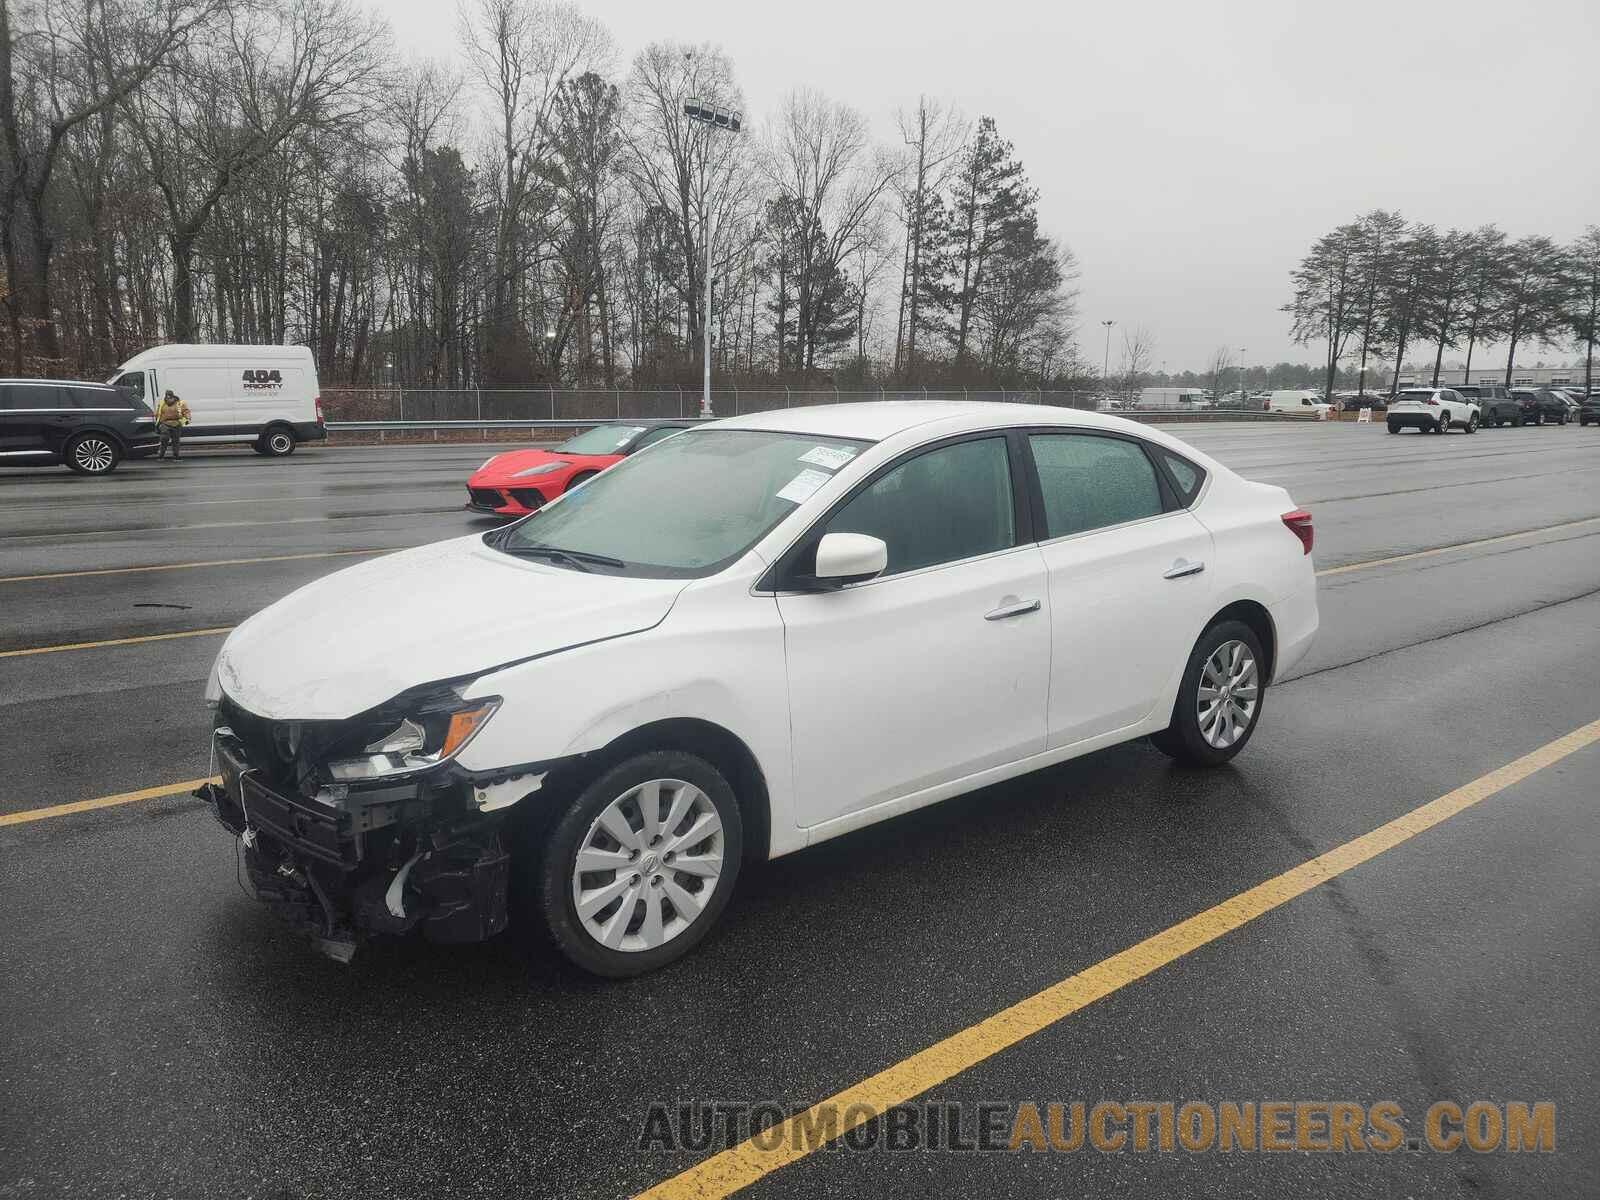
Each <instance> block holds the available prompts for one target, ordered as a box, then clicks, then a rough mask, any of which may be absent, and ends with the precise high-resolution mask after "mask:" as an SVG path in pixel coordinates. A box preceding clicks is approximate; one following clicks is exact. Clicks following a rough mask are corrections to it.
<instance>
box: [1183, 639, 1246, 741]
mask: <svg viewBox="0 0 1600 1200" xmlns="http://www.w3.org/2000/svg"><path fill="white" fill-rule="evenodd" d="M1260 696H1261V691H1260V679H1259V673H1258V671H1257V669H1256V660H1255V655H1253V654H1252V653H1251V652H1250V647H1249V646H1247V645H1245V644H1244V643H1243V642H1239V641H1233V642H1224V643H1222V645H1220V646H1218V647H1217V648H1216V650H1214V651H1213V652H1212V654H1211V657H1210V658H1208V659H1206V665H1205V667H1204V668H1203V669H1202V670H1201V672H1200V692H1199V696H1198V698H1197V701H1196V708H1197V710H1198V713H1199V717H1200V735H1201V736H1202V737H1204V738H1205V739H1206V742H1207V743H1208V744H1209V745H1211V746H1213V747H1215V748H1216V749H1218V750H1226V749H1227V748H1228V747H1229V746H1231V745H1233V744H1234V742H1236V741H1238V740H1239V738H1240V737H1241V736H1243V734H1244V732H1245V731H1246V730H1247V729H1249V728H1250V722H1251V720H1252V719H1253V718H1254V717H1255V712H1256V705H1257V703H1258V702H1259V701H1260Z"/></svg>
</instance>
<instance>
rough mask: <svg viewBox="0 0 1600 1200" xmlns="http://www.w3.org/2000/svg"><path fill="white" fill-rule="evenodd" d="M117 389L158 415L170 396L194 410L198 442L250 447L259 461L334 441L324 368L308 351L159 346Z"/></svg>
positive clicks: (136, 359) (127, 368)
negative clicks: (322, 382)
mask: <svg viewBox="0 0 1600 1200" xmlns="http://www.w3.org/2000/svg"><path fill="white" fill-rule="evenodd" d="M110 382H112V383H114V384H117V385H118V386H119V387H123V388H127V389H128V390H129V391H131V392H133V393H134V394H136V395H138V396H139V397H140V398H141V399H143V400H144V401H145V403H147V404H149V405H150V406H151V407H152V408H154V407H155V405H156V403H157V402H158V401H159V400H160V399H161V397H162V395H163V394H165V393H166V392H169V391H171V392H175V393H177V395H178V397H179V398H180V399H181V400H183V401H184V402H185V403H186V404H188V406H189V415H190V422H189V427H188V428H187V429H185V430H184V431H183V441H184V444H185V445H188V444H189V443H191V442H249V443H251V444H252V445H253V446H254V447H255V451H256V453H257V454H266V455H270V456H272V457H275V458H278V457H282V456H283V455H285V454H293V453H294V448H295V447H296V446H297V445H299V444H300V443H301V442H316V441H322V440H324V439H325V438H326V437H327V436H328V430H327V427H326V426H325V425H324V424H323V420H322V396H321V389H320V386H319V385H318V383H317V363H316V360H315V359H314V358H312V357H311V350H310V348H309V347H307V346H181V345H174V346H156V347H154V348H152V349H149V350H146V351H144V352H143V353H140V354H135V355H134V356H133V357H132V358H130V359H129V360H128V361H127V362H125V363H123V364H122V366H121V367H120V368H118V370H117V373H116V375H115V376H113V377H112V379H111V380H110Z"/></svg>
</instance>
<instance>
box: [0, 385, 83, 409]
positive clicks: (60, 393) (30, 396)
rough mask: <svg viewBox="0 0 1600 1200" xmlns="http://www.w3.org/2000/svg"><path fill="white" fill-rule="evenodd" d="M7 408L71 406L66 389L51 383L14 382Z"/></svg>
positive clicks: (9, 389) (10, 389)
mask: <svg viewBox="0 0 1600 1200" xmlns="http://www.w3.org/2000/svg"><path fill="white" fill-rule="evenodd" d="M7 390H8V391H10V393H11V401H10V403H9V404H8V405H7V406H6V407H8V408H71V407H72V402H71V401H70V400H68V399H67V397H66V389H65V388H60V387H57V386H56V385H55V384H53V383H14V384H12V385H11V386H10V388H8V389H7Z"/></svg>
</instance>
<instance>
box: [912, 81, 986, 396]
mask: <svg viewBox="0 0 1600 1200" xmlns="http://www.w3.org/2000/svg"><path fill="white" fill-rule="evenodd" d="M895 124H896V126H897V128H898V129H899V131H900V140H901V141H902V142H903V143H905V145H906V147H907V150H908V160H907V161H906V162H905V163H903V164H902V165H901V166H900V169H899V170H897V171H896V172H895V174H894V177H893V186H894V190H895V193H896V195H897V196H898V197H899V200H900V213H901V218H900V219H901V228H902V230H903V231H904V240H903V247H904V260H905V261H904V263H903V265H902V268H901V275H900V311H899V317H898V321H897V327H896V332H895V346H894V370H895V374H896V375H898V376H902V377H904V378H910V377H912V376H913V375H914V374H915V373H916V362H917V334H918V333H919V332H920V331H921V328H922V305H923V302H924V299H925V296H924V293H925V292H926V290H927V283H926V280H925V278H924V268H925V266H926V260H927V256H928V251H929V248H930V247H929V241H930V234H933V233H935V231H934V230H933V229H932V228H930V226H932V225H933V224H934V221H933V213H934V212H935V206H937V205H938V204H939V203H940V200H939V196H940V193H941V192H943V190H944V188H945V186H946V185H947V184H948V183H949V182H950V176H951V175H952V173H953V170H954V166H955V163H956V156H957V155H958V154H959V153H960V151H961V148H962V146H963V145H964V144H965V143H966V140H967V136H968V134H969V132H970V126H969V125H968V123H967V120H966V118H965V117H964V116H962V114H961V113H960V112H959V111H958V110H956V109H954V108H946V107H944V106H943V105H941V104H940V103H939V102H937V101H930V100H929V99H928V98H927V97H926V96H921V97H918V99H917V108H916V111H915V112H911V113H908V112H905V111H904V110H901V111H899V112H897V113H895Z"/></svg>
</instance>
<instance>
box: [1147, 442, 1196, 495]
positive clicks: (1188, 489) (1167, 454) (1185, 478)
mask: <svg viewBox="0 0 1600 1200" xmlns="http://www.w3.org/2000/svg"><path fill="white" fill-rule="evenodd" d="M1156 453H1157V454H1159V455H1160V456H1161V461H1162V462H1164V463H1166V464H1167V473H1168V474H1170V475H1171V476H1172V482H1173V483H1175V484H1177V486H1178V495H1179V497H1181V498H1182V500H1183V503H1184V506H1185V507H1188V506H1189V505H1191V504H1193V503H1194V498H1195V497H1196V496H1198V495H1199V494H1200V485H1201V484H1202V483H1204V482H1205V481H1206V473H1205V469H1204V468H1202V467H1197V466H1195V464H1194V463H1192V462H1190V461H1189V460H1188V459H1187V458H1184V457H1183V456H1182V455H1179V454H1174V453H1173V452H1172V451H1171V450H1163V449H1161V448H1160V447H1159V446H1158V447H1156Z"/></svg>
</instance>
